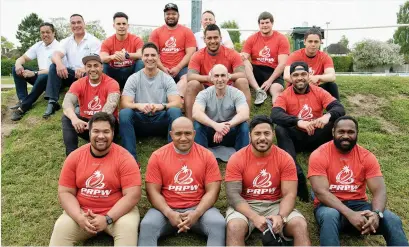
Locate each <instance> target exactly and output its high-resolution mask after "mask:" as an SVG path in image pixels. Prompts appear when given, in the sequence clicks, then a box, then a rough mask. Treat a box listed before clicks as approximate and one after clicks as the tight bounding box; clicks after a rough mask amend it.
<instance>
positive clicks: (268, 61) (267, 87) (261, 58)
mask: <svg viewBox="0 0 409 247" xmlns="http://www.w3.org/2000/svg"><path fill="white" fill-rule="evenodd" d="M273 24H274V18H273V15H272V14H271V13H269V12H263V13H261V14H260V15H259V17H258V26H259V29H260V31H259V32H257V33H255V34H253V35H251V36H250V37H249V38H248V39H247V40H246V42H245V43H244V45H243V50H242V52H241V57H242V59H243V62H244V65H245V66H246V75H247V79H248V80H249V84H250V86H251V87H252V88H253V89H254V90H256V100H255V101H254V104H256V105H260V104H262V103H263V102H264V101H265V100H266V99H267V93H266V92H270V94H271V97H272V102H273V104H274V102H275V101H276V99H277V97H278V96H279V95H280V93H281V92H282V91H283V89H284V79H283V72H284V67H285V62H286V61H287V58H288V55H289V54H290V43H289V42H288V39H287V37H286V36H285V35H283V34H281V33H280V32H278V31H274V30H273ZM249 59H250V61H249Z"/></svg>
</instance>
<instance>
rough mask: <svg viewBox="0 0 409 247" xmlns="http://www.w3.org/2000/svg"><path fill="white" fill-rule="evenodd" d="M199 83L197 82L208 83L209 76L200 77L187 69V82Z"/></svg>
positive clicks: (195, 72) (197, 73)
mask: <svg viewBox="0 0 409 247" xmlns="http://www.w3.org/2000/svg"><path fill="white" fill-rule="evenodd" d="M193 80H196V81H199V82H210V76H209V75H201V74H199V72H198V71H196V70H194V69H189V70H188V72H187V81H188V82H189V81H193Z"/></svg>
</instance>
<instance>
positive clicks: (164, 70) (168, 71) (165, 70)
mask: <svg viewBox="0 0 409 247" xmlns="http://www.w3.org/2000/svg"><path fill="white" fill-rule="evenodd" d="M163 72H165V73H166V74H168V75H170V69H169V68H167V67H163Z"/></svg>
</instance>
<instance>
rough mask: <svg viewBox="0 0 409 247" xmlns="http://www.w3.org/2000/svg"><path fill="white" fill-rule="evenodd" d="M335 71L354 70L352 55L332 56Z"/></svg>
mask: <svg viewBox="0 0 409 247" xmlns="http://www.w3.org/2000/svg"><path fill="white" fill-rule="evenodd" d="M332 60H333V61H334V68H335V72H353V59H352V56H332Z"/></svg>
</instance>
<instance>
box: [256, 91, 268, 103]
mask: <svg viewBox="0 0 409 247" xmlns="http://www.w3.org/2000/svg"><path fill="white" fill-rule="evenodd" d="M266 99H267V93H266V92H265V91H264V90H263V89H261V88H260V89H257V91H256V100H254V104H255V105H261V104H263V103H264V101H265V100H266Z"/></svg>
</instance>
